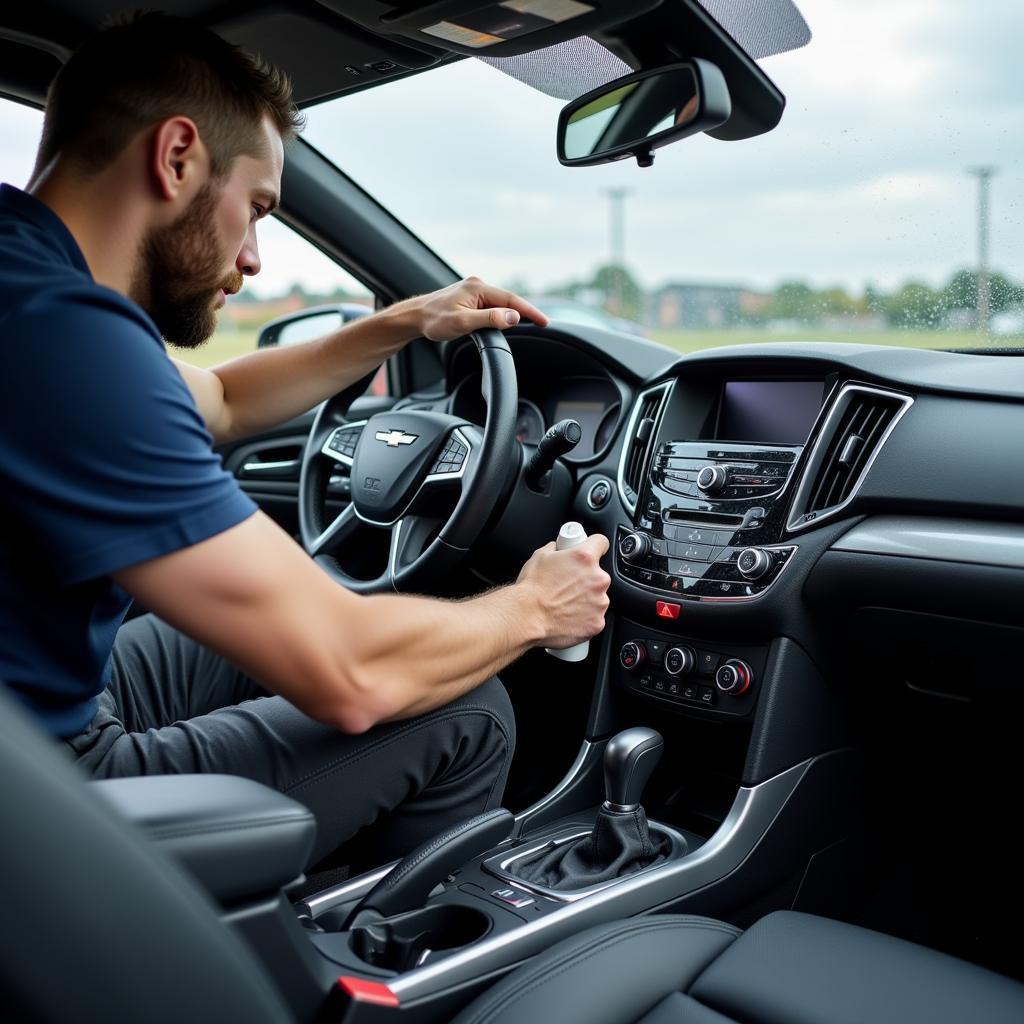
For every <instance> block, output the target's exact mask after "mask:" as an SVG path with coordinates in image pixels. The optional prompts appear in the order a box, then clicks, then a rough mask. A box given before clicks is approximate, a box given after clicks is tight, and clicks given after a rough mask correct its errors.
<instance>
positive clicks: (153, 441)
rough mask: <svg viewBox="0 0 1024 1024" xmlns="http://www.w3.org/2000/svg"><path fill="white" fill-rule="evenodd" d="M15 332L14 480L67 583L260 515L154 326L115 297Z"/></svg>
mask: <svg viewBox="0 0 1024 1024" xmlns="http://www.w3.org/2000/svg"><path fill="white" fill-rule="evenodd" d="M4 335H5V341H6V342H8V343H9V345H10V347H7V345H5V348H7V353H8V356H7V361H8V365H7V366H6V367H5V368H4V372H3V374H2V380H0V404H2V409H3V411H2V413H0V417H2V420H0V421H2V422H4V423H5V426H6V430H5V433H6V435H7V443H6V444H5V445H4V446H3V447H4V448H5V449H6V451H5V453H4V454H3V455H2V456H0V465H2V467H3V473H2V475H3V476H5V477H7V478H8V485H9V488H10V493H9V497H10V499H11V500H12V503H13V505H14V508H15V510H16V512H17V513H18V516H17V518H18V519H19V520H20V521H21V523H22V525H23V527H24V528H25V529H26V530H27V531H29V532H30V533H31V534H32V535H33V536H34V539H35V541H36V544H37V545H38V546H39V548H40V549H41V551H43V552H44V553H46V555H47V556H48V557H50V558H51V559H52V569H53V571H54V573H55V574H56V576H57V577H58V578H59V579H60V580H61V581H63V582H64V583H66V584H71V583H77V582H81V581H83V580H88V579H93V578H96V577H100V576H106V575H110V574H111V573H113V572H116V571H117V570H118V569H122V568H124V567H126V566H129V565H134V564H136V563H138V562H143V561H146V560H148V559H151V558H156V557H158V556H160V555H165V554H168V553H170V552H172V551H176V550H178V549H179V548H183V547H188V546H190V545H192V544H196V543H198V542H199V541H202V540H205V539H207V538H208V537H211V536H213V535H214V534H217V533H220V532H222V531H223V530H226V529H228V528H229V527H231V526H234V525H236V524H238V523H240V522H241V521H242V520H244V519H246V518H247V517H248V516H250V515H251V514H252V513H253V512H254V511H255V510H256V505H255V504H254V503H253V502H252V500H251V499H250V498H249V497H247V496H246V495H245V494H244V493H243V492H242V491H241V489H240V488H239V487H238V484H237V482H236V481H235V479H234V477H232V476H231V474H229V473H227V472H226V471H225V470H224V468H223V467H222V465H221V462H220V459H219V457H218V456H217V455H216V453H215V452H214V451H213V449H212V438H211V436H210V434H209V432H208V431H207V430H206V427H205V424H204V423H203V420H202V417H201V416H200V414H199V411H198V409H197V408H196V405H195V402H194V401H193V399H192V395H191V393H190V392H189V390H188V388H187V386H186V385H185V382H184V381H183V380H182V378H181V375H180V374H179V373H178V371H177V370H176V369H175V367H174V364H173V363H171V361H170V359H169V358H168V357H167V354H166V352H165V351H164V347H163V343H162V342H161V341H160V340H159V339H158V337H157V336H156V335H155V333H154V329H153V327H152V324H151V322H150V321H149V320H148V318H147V317H146V316H145V314H143V313H142V312H141V311H140V310H136V309H135V307H132V306H131V305H130V304H129V303H128V302H127V301H126V300H123V299H121V298H120V296H117V295H116V293H113V292H111V293H110V294H109V295H107V294H106V293H105V290H103V289H85V288H83V289H82V290H81V291H80V292H74V291H72V292H70V293H69V294H66V295H62V296H60V297H52V296H51V297H49V298H48V299H47V301H46V302H45V303H34V304H32V305H30V306H28V307H26V308H25V309H24V310H23V311H21V312H20V313H18V314H16V315H15V316H14V317H12V318H9V319H8V322H7V323H5V324H4Z"/></svg>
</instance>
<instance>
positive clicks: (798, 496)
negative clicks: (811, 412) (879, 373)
mask: <svg viewBox="0 0 1024 1024" xmlns="http://www.w3.org/2000/svg"><path fill="white" fill-rule="evenodd" d="M853 391H860V392H863V393H865V394H869V395H881V396H882V397H883V398H895V399H897V400H898V401H900V402H902V403H903V407H902V408H901V409H899V410H898V411H897V413H896V415H895V416H894V417H893V421H892V423H890V424H889V426H888V427H886V429H885V433H883V434H882V436H881V437H880V438H879V439H878V444H876V445H875V450H874V451H873V452H872V453H871V455H870V456H869V457H868V461H867V462H866V463H865V464H864V468H863V469H862V470H861V473H860V476H859V477H857V479H856V481H855V482H854V484H853V486H852V487H851V488H850V493H849V494H848V495H847V496H846V498H845V499H844V500H843V501H841V502H840V503H839V504H838V505H835V506H833V507H832V508H827V509H825V510H824V511H823V512H820V513H819V514H818V515H816V516H815V517H814V518H813V519H811V520H808V521H807V522H800V521H799V520H800V519H801V518H802V516H803V512H798V510H799V509H801V508H802V507H803V508H804V509H806V503H807V501H808V497H809V496H808V494H807V492H808V491H809V490H810V487H811V481H812V480H813V478H814V476H815V474H816V473H817V472H818V470H819V469H820V468H821V460H822V459H823V458H824V448H825V447H827V445H828V442H829V441H830V440H831V437H832V431H833V429H834V428H835V423H836V421H837V420H838V419H839V418H840V417H841V416H842V414H843V412H844V410H845V406H846V403H844V402H843V398H844V397H845V396H846V395H848V394H850V393H851V392H853ZM913 404H914V399H913V398H911V396H910V395H905V394H902V393H901V392H899V391H887V390H886V389H884V388H875V387H871V386H870V385H868V384H844V385H843V386H842V387H841V388H840V389H839V393H838V394H837V395H836V396H835V398H834V399H833V401H832V407H831V408H830V409H829V412H828V415H827V416H826V417H825V421H824V423H822V425H821V429H820V430H819V431H818V434H817V436H816V437H815V439H814V444H813V445H812V446H811V450H810V453H809V454H808V456H807V459H806V461H805V462H804V465H803V469H802V470H801V473H800V482H799V483H798V484H797V488H796V491H795V493H794V495H793V504H792V505H791V506H790V510H789V517H788V518H787V520H786V530H787V531H788V532H789V533H796V532H797V531H798V530H806V529H808V528H809V527H811V526H817V525H818V523H821V522H824V521H825V520H827V519H831V518H832V516H834V515H836V514H837V513H839V512H841V511H842V510H843V509H844V508H846V506H847V505H849V504H850V502H851V501H853V499H854V498H855V497H856V496H857V492H858V491H859V490H860V488H861V485H862V484H863V483H864V480H865V479H866V478H867V475H868V473H869V472H870V471H871V467H872V466H873V465H874V462H875V459H877V458H878V453H879V452H880V451H881V450H882V448H883V447H885V442H886V441H888V440H889V435H890V434H891V433H892V432H893V431H894V430H895V429H896V425H897V424H898V423H899V421H900V420H901V419H903V417H904V416H905V415H906V412H907V410H908V409H909V408H910V407H911V406H912V405H913Z"/></svg>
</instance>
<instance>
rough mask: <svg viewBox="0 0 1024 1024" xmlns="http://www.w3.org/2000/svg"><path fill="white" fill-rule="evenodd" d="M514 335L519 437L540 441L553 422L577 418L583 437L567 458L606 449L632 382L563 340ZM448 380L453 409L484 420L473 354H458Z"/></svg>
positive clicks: (579, 459) (598, 453)
mask: <svg viewBox="0 0 1024 1024" xmlns="http://www.w3.org/2000/svg"><path fill="white" fill-rule="evenodd" d="M510 341H511V343H512V344H513V345H514V354H515V360H516V372H517V374H518V377H519V409H518V418H517V420H516V437H517V439H518V440H519V441H520V442H521V443H522V444H524V445H537V444H538V443H539V442H540V439H541V438H542V437H543V436H544V433H545V432H546V431H547V430H548V429H549V428H550V427H552V426H554V424H556V423H558V422H559V421H561V420H565V419H573V420H576V422H578V423H579V425H580V429H581V431H582V437H581V438H580V441H579V443H578V444H577V445H576V447H575V448H574V449H573V450H572V451H571V452H570V453H569V454H568V455H567V456H566V460H567V461H568V462H570V463H575V464H581V463H586V462H588V461H591V460H593V459H594V458H595V457H600V456H601V455H602V454H605V453H607V452H608V450H609V448H610V447H611V444H612V442H613V440H614V438H615V435H616V432H617V430H618V428H619V427H620V426H621V424H622V421H623V418H624V413H623V407H624V404H625V402H626V401H628V399H629V397H630V394H631V392H630V389H629V388H628V385H626V384H625V383H624V382H622V381H620V380H618V379H617V378H616V377H615V375H614V374H613V373H611V372H609V370H608V368H607V367H606V366H605V365H603V364H602V363H601V362H600V361H599V360H596V359H594V358H592V357H590V356H589V355H588V354H586V353H585V352H581V351H579V350H578V349H576V348H574V347H572V346H571V345H567V344H565V343H564V342H561V341H558V340H554V339H552V338H546V337H544V336H533V335H529V334H527V335H522V336H518V337H515V338H514V339H510ZM449 385H450V388H451V406H450V408H451V412H452V413H453V414H454V415H456V416H464V417H465V418H466V419H468V420H469V421H470V422H472V423H476V424H478V425H482V424H483V422H484V419H485V418H486V415H487V409H486V406H485V404H484V401H483V398H482V396H481V387H480V385H481V380H480V370H479V363H478V362H477V361H476V360H475V358H473V359H464V358H462V357H459V358H457V361H456V364H455V365H454V366H453V367H452V368H451V370H450V372H449Z"/></svg>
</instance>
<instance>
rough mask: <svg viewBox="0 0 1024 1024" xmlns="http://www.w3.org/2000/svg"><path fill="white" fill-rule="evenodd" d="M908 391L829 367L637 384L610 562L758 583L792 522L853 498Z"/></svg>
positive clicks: (736, 594)
mask: <svg viewBox="0 0 1024 1024" xmlns="http://www.w3.org/2000/svg"><path fill="white" fill-rule="evenodd" d="M911 401H912V400H911V399H910V398H909V397H908V396H903V395H899V394H895V393H890V392H887V391H882V390H880V389H877V388H873V387H870V386H867V385H858V384H840V382H839V380H838V376H837V375H836V374H830V373H826V372H822V373H820V374H815V375H813V376H807V377H799V376H797V375H792V376H789V377H782V376H768V375H765V376H763V377H752V376H751V377H744V376H741V375H739V374H730V373H728V371H727V370H726V371H725V372H724V373H722V374H720V375H717V376H715V377H707V376H703V377H701V378H697V379H691V378H686V379H684V378H682V377H680V378H677V379H675V380H670V381H666V382H664V383H661V384H657V385H655V386H653V387H651V388H649V389H647V390H645V391H644V392H642V393H641V395H640V396H639V400H638V401H637V403H636V404H635V406H634V409H633V412H632V416H631V419H630V422H629V425H628V432H627V438H626V443H625V445H624V448H623V453H622V459H621V462H620V466H619V479H618V484H619V491H620V495H621V498H622V501H623V503H624V504H625V505H626V508H627V509H628V510H629V512H630V514H631V516H632V521H633V526H632V527H631V528H629V527H622V526H620V527H619V529H618V533H617V536H616V538H615V548H616V551H615V568H616V572H617V574H618V575H619V577H620V578H621V579H623V580H625V581H628V582H629V583H631V584H633V585H635V586H638V587H642V588H646V589H649V590H653V591H656V592H658V593H659V594H661V595H673V596H675V597H680V598H685V599H687V600H696V601H710V602H715V601H729V602H735V601H750V600H753V599H756V598H759V597H761V596H762V595H763V594H764V593H765V592H766V591H767V590H768V589H769V588H770V587H771V586H772V585H773V584H774V583H775V582H776V580H778V578H779V577H780V576H781V575H782V573H783V572H785V570H786V568H787V566H789V565H790V564H791V561H792V559H793V556H794V552H795V551H796V550H797V546H798V545H797V544H796V543H794V542H792V541H791V539H790V535H791V534H793V533H795V532H797V531H799V530H800V529H802V528H804V527H805V526H808V525H811V524H812V523H814V522H816V521H818V520H820V519H822V518H825V517H826V516H828V515H832V514H835V513H836V512H837V511H838V510H839V509H840V508H842V507H843V505H845V504H846V503H848V502H849V501H850V500H852V497H853V494H854V492H855V491H856V488H857V487H858V486H859V483H860V481H861V480H862V479H863V477H864V475H865V474H866V472H867V470H868V468H870V464H871V461H872V460H873V458H874V456H875V454H877V451H878V448H879V447H880V445H881V443H882V442H883V441H884V440H885V437H887V436H888V433H889V432H890V431H891V430H892V428H893V427H894V426H895V424H896V421H897V420H898V419H899V417H900V416H901V415H902V413H903V412H904V411H905V410H906V408H907V407H909V405H910V403H911ZM805 449H806V451H805ZM678 607H679V606H678V605H674V604H666V605H665V606H664V607H663V606H662V605H660V604H659V605H658V614H659V615H660V616H662V617H664V618H669V617H673V610H675V614H678Z"/></svg>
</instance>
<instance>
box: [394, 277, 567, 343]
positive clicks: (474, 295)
mask: <svg viewBox="0 0 1024 1024" xmlns="http://www.w3.org/2000/svg"><path fill="white" fill-rule="evenodd" d="M408 301H409V302H410V303H415V304H416V305H417V307H418V314H419V326H420V334H421V335H422V337H424V338H428V339H429V340H430V341H451V340H452V339H453V338H461V337H462V336H463V335H465V334H469V333H470V332H471V331H479V330H484V329H485V328H488V327H492V328H494V329H495V330H499V331H503V330H505V329H506V328H508V327H514V326H515V325H516V324H517V323H519V318H520V317H521V316H525V317H529V319H530V320H532V321H533V322H534V323H535V324H537V326H538V327H546V326H547V323H548V318H547V317H546V316H545V315H544V314H543V313H542V312H541V311H540V310H539V309H537V307H536V306H534V305H532V304H531V303H529V302H527V301H526V299H524V298H522V297H520V296H519V295H516V294H515V292H510V291H507V290H506V289H504V288H494V287H492V286H491V285H489V284H486V283H485V282H484V281H481V280H480V278H479V277H467V278H466V279H465V280H464V281H459V282H457V283H456V284H452V285H449V286H448V287H447V288H441V289H440V290H438V291H436V292H431V293H430V294H429V295H421V296H418V297H417V298H415V299H410V300H408Z"/></svg>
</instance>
